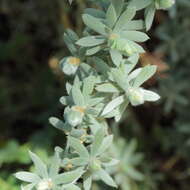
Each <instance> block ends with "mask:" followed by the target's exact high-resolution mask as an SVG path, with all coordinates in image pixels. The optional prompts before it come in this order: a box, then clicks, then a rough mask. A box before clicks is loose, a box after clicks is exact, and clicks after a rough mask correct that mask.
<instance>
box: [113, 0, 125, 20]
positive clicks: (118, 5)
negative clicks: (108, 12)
mask: <svg viewBox="0 0 190 190" xmlns="http://www.w3.org/2000/svg"><path fill="white" fill-rule="evenodd" d="M111 3H112V5H113V7H114V9H115V11H116V14H117V16H118V17H119V16H120V14H121V12H122V9H123V6H124V1H123V0H111Z"/></svg>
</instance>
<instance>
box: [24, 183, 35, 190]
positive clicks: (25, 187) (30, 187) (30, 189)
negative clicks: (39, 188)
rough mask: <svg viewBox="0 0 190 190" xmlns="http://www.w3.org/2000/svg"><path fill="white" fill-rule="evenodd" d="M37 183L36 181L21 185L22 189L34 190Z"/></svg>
mask: <svg viewBox="0 0 190 190" xmlns="http://www.w3.org/2000/svg"><path fill="white" fill-rule="evenodd" d="M35 185H36V184H35V183H32V184H28V185H26V186H21V190H32V189H33V188H34V186H35Z"/></svg>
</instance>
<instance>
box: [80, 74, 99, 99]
mask: <svg viewBox="0 0 190 190" xmlns="http://www.w3.org/2000/svg"><path fill="white" fill-rule="evenodd" d="M95 82H96V78H95V76H89V77H87V78H85V79H84V80H83V89H82V93H83V94H84V95H86V96H87V95H90V94H92V92H93V89H94V85H95Z"/></svg>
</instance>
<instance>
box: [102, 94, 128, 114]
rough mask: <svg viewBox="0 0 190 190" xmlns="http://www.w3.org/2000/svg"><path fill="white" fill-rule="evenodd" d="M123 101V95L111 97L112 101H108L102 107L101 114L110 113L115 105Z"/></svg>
mask: <svg viewBox="0 0 190 190" xmlns="http://www.w3.org/2000/svg"><path fill="white" fill-rule="evenodd" d="M124 101H125V96H124V95H122V96H119V97H117V98H115V99H113V100H112V101H110V102H109V103H108V104H107V105H106V107H105V108H104V110H103V112H102V114H101V115H102V116H104V115H106V114H108V113H110V112H111V111H113V110H114V109H115V108H116V107H117V106H119V105H120V104H122V103H123V102H124Z"/></svg>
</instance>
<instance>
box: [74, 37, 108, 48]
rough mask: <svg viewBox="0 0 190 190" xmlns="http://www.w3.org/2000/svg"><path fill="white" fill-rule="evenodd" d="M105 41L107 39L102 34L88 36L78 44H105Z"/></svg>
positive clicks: (87, 45) (86, 45)
mask: <svg viewBox="0 0 190 190" xmlns="http://www.w3.org/2000/svg"><path fill="white" fill-rule="evenodd" d="M104 42H105V39H103V38H102V37H101V36H87V37H84V38H81V39H80V40H78V41H77V42H76V44H77V45H79V46H83V47H91V46H96V45H100V44H103V43H104Z"/></svg>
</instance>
